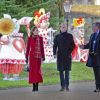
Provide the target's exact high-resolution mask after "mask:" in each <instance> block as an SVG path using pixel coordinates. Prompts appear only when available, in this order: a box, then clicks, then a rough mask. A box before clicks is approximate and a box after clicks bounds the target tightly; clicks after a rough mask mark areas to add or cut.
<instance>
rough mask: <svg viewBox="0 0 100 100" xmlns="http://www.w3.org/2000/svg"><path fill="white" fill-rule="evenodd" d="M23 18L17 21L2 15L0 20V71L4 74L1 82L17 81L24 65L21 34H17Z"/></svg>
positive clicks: (23, 44)
mask: <svg viewBox="0 0 100 100" xmlns="http://www.w3.org/2000/svg"><path fill="white" fill-rule="evenodd" d="M25 18H26V17H25ZM25 18H22V19H20V20H17V19H15V18H13V19H12V18H11V16H10V15H8V14H4V18H2V19H0V33H1V34H2V36H1V37H0V71H1V72H2V74H4V78H3V80H9V81H14V80H19V79H20V77H19V75H20V74H21V72H22V71H23V67H24V65H25V64H26V62H25V61H26V60H25V42H24V40H23V33H19V30H20V25H22V24H23V20H24V19H25Z"/></svg>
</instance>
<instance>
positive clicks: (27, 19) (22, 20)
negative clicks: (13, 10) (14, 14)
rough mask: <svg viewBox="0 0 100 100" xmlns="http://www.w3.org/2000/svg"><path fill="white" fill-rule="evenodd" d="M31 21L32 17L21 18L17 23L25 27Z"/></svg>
mask: <svg viewBox="0 0 100 100" xmlns="http://www.w3.org/2000/svg"><path fill="white" fill-rule="evenodd" d="M32 20H33V17H23V18H21V19H20V20H19V21H18V22H19V24H20V25H27V24H29V23H30V22H31V21H32Z"/></svg>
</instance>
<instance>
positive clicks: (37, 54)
mask: <svg viewBox="0 0 100 100" xmlns="http://www.w3.org/2000/svg"><path fill="white" fill-rule="evenodd" d="M35 38H36V40H35V51H34V57H35V58H41V47H40V46H41V45H40V38H39V36H36V37H35Z"/></svg>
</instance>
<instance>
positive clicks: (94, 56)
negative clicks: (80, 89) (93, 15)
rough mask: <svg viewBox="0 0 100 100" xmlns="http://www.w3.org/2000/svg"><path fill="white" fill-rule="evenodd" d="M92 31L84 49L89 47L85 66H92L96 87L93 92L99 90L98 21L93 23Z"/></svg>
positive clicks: (99, 47)
mask: <svg viewBox="0 0 100 100" xmlns="http://www.w3.org/2000/svg"><path fill="white" fill-rule="evenodd" d="M92 29H93V33H92V34H91V36H90V40H89V43H87V44H86V45H84V47H83V48H84V49H89V56H88V60H87V64H86V65H87V66H88V67H93V71H94V76H95V84H96V89H95V90H94V92H100V22H96V23H93V27H92Z"/></svg>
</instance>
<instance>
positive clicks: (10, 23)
mask: <svg viewBox="0 0 100 100" xmlns="http://www.w3.org/2000/svg"><path fill="white" fill-rule="evenodd" d="M33 19H34V22H33V23H34V25H35V26H36V27H37V28H38V30H39V35H40V36H42V37H43V44H44V51H45V61H44V62H45V63H50V62H55V61H56V59H54V57H53V39H54V34H56V33H55V32H56V31H57V30H54V29H53V28H52V27H49V25H50V22H49V19H50V12H47V13H46V12H45V9H44V8H41V9H40V10H38V11H34V13H33V17H28V16H27V17H22V18H21V19H19V20H17V19H16V18H13V19H12V18H11V16H10V15H8V14H4V18H2V19H0V34H1V35H0V71H1V72H2V73H3V74H4V78H3V80H18V79H19V78H20V77H19V75H20V73H21V72H22V71H23V66H24V65H25V64H26V62H25V60H26V59H25V42H24V40H23V33H19V30H20V27H21V25H25V26H26V29H27V34H28V37H29V36H30V22H31V21H32V20H33ZM84 24H85V19H84V18H73V23H72V25H70V27H69V29H70V30H69V31H70V33H72V34H73V37H74V41H75V45H76V46H75V49H74V51H73V52H72V58H73V61H76V62H80V61H82V62H86V61H87V56H88V50H83V49H81V48H80V47H79V45H81V44H84V35H85V32H84ZM11 74H13V77H10V76H11Z"/></svg>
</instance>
